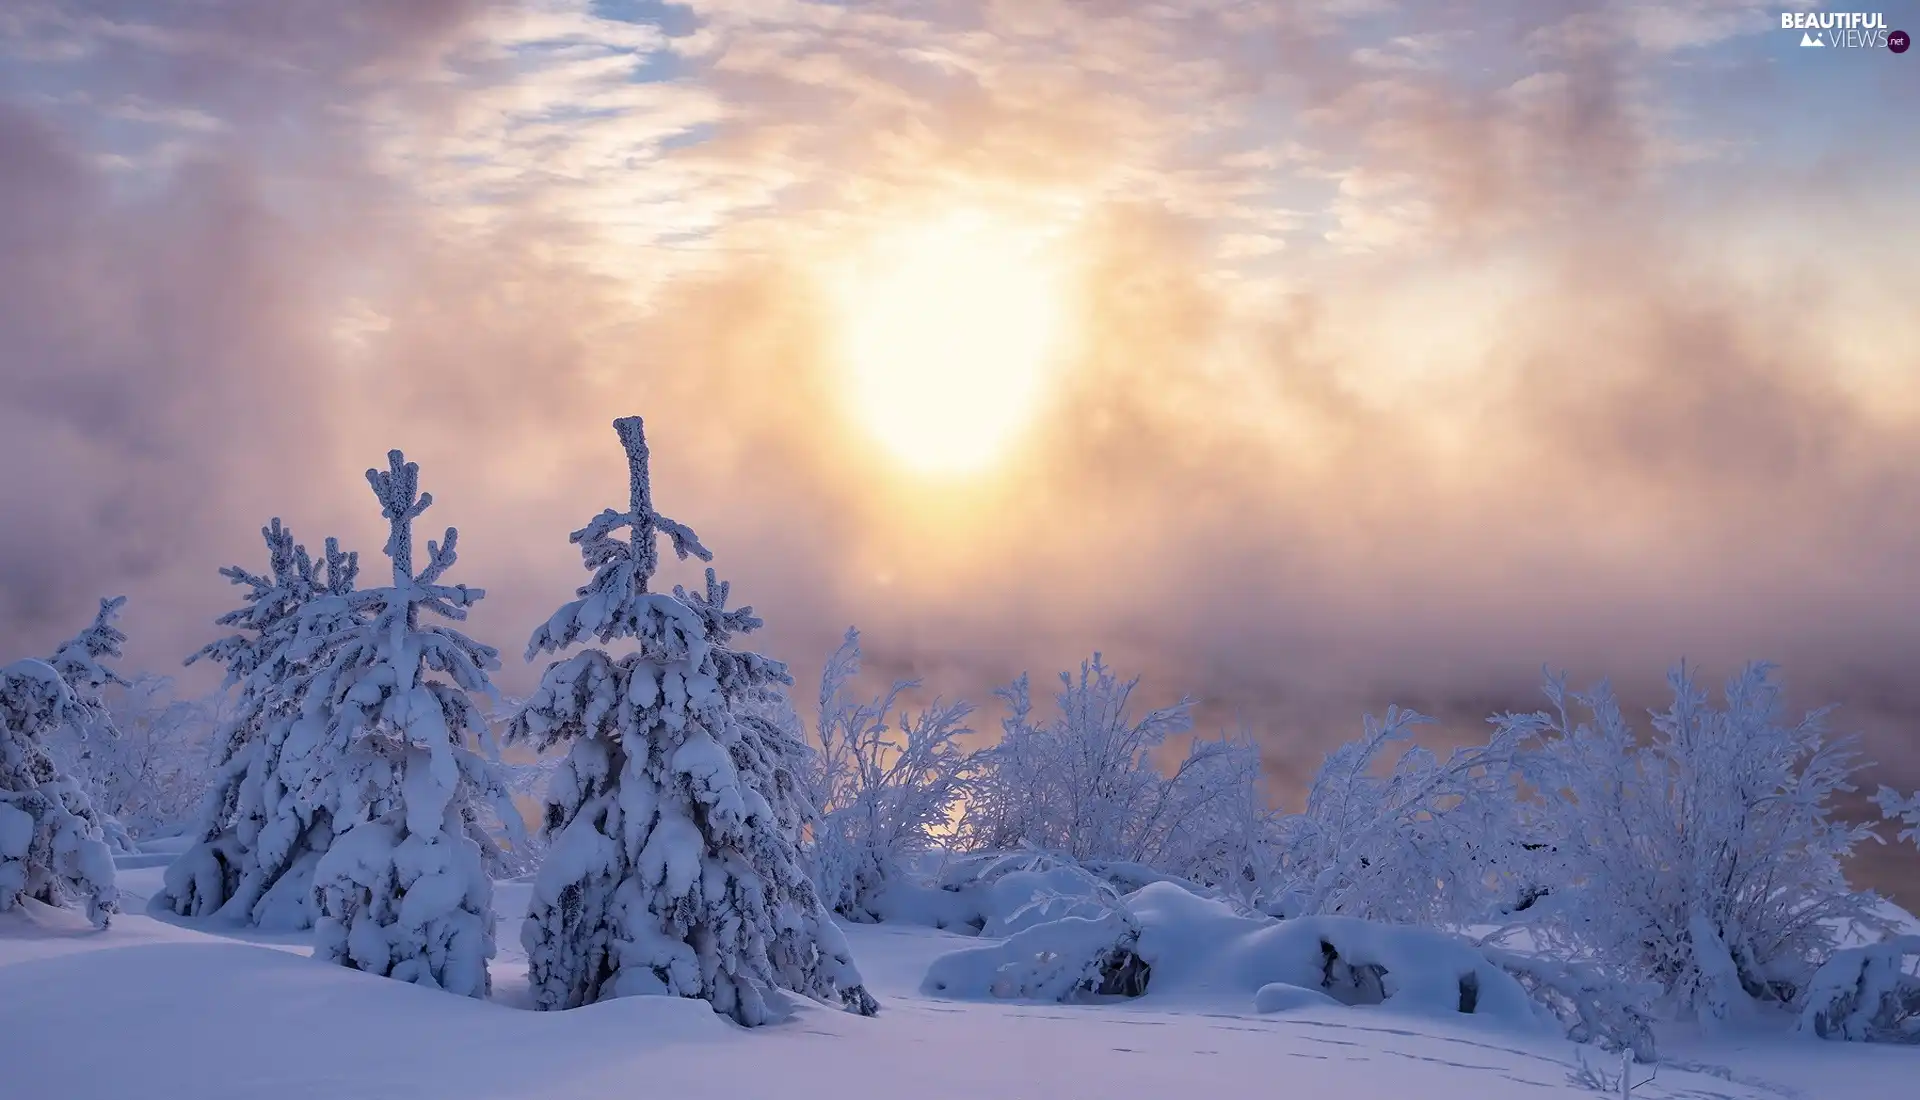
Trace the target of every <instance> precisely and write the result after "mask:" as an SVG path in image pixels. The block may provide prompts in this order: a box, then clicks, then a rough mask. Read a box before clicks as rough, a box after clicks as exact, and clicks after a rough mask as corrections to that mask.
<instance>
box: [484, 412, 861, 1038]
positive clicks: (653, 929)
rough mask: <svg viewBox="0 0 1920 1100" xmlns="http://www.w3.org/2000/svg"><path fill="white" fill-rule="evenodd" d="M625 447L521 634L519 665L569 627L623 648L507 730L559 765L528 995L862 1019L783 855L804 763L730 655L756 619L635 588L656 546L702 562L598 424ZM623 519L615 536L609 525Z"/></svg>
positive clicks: (825, 922)
mask: <svg viewBox="0 0 1920 1100" xmlns="http://www.w3.org/2000/svg"><path fill="white" fill-rule="evenodd" d="M614 430H615V431H616V432H617V433H618V434H619V437H620V441H621V443H622V445H623V446H624V447H625V448H626V452H627V464H628V496H629V501H628V508H627V510H626V511H624V512H616V511H613V510H612V509H608V510H607V511H605V512H602V513H601V514H600V515H599V516H596V517H595V518H594V519H593V520H592V522H590V523H589V524H588V525H587V526H586V527H584V528H581V529H580V530H578V531H575V532H574V533H573V541H574V543H576V544H578V545H579V547H580V554H581V558H582V560H583V562H584V564H585V565H586V567H587V569H589V570H590V571H591V572H592V574H593V575H592V578H591V579H590V580H589V581H588V582H587V584H586V585H585V586H583V587H582V588H580V589H579V590H578V593H577V598H576V599H574V600H572V601H570V602H569V603H567V604H565V605H564V606H562V607H561V608H560V609H559V610H558V611H556V612H555V613H554V614H553V616H552V617H551V618H550V619H548V620H547V622H546V623H545V624H543V625H542V626H540V627H539V629H537V630H535V631H534V633H533V637H532V639H531V640H530V641H529V643H528V646H527V658H528V659H529V660H531V659H533V657H534V656H535V655H536V654H539V653H543V652H544V653H557V652H559V651H561V650H563V649H566V648H568V647H571V646H573V645H575V644H577V643H580V642H582V641H585V640H587V639H593V640H595V641H597V642H599V643H600V644H601V645H607V644H609V643H612V642H615V641H628V642H630V643H631V644H632V645H633V646H634V647H635V648H634V650H633V651H631V652H627V653H625V654H622V655H619V656H615V655H614V654H611V653H609V652H607V651H606V650H605V649H601V648H597V647H590V648H584V649H581V650H579V651H578V652H576V653H574V654H572V655H571V656H567V657H564V658H561V659H559V660H556V661H554V662H553V663H552V664H551V665H549V666H548V668H547V670H546V672H545V674H544V675H543V676H542V678H541V681H540V686H539V688H538V689H537V690H536V691H535V692H534V694H533V695H532V697H531V698H529V699H528V700H527V702H526V705H525V706H524V707H523V708H522V710H521V711H520V713H519V715H518V716H516V717H515V719H514V721H513V724H512V727H511V730H510V734H509V735H510V737H511V738H512V739H513V740H515V741H517V742H521V743H525V744H528V745H531V746H532V747H534V748H536V749H539V750H542V751H545V750H549V749H556V748H561V747H565V749H566V758H565V763H563V764H562V765H561V766H560V767H559V770H558V771H557V772H556V773H555V774H554V777H553V783H552V786H551V787H550V788H549V790H548V794H547V800H546V812H545V818H544V820H545V825H544V829H545V833H546V836H547V839H548V842H549V844H550V845H551V847H550V851H549V855H548V858H547V861H546V863H545V864H544V865H543V866H542V867H541V869H540V872H539V874H538V875H537V877H536V878H535V881H534V889H533V895H532V898H531V900H530V902H529V909H528V914H527V921H526V925H525V927H524V929H523V932H522V936H521V939H522V942H523V944H524V945H525V947H526V951H527V964H528V976H529V979H530V980H531V982H532V984H533V995H534V1001H535V1003H536V1004H537V1005H538V1006H539V1007H541V1008H546V1009H564V1008H573V1007H576V1006H579V1005H585V1004H590V1003H593V1002H595V1001H599V1000H603V999H606V998H609V997H620V996H629V995H635V994H656V995H668V996H679V997H690V998H699V999H702V1000H705V1001H707V1002H709V1003H710V1004H712V1006H713V1008H714V1011H716V1012H718V1013H721V1014H723V1015H726V1016H728V1017H731V1018H732V1019H733V1020H735V1021H737V1022H739V1023H741V1024H745V1025H749V1026H752V1025H757V1024H761V1023H766V1022H769V1021H771V1020H774V1019H777V1018H779V1017H781V1016H782V1015H784V1013H785V1010H786V1008H787V1003H786V1000H785V998H784V997H783V996H782V995H781V993H780V990H782V989H787V990H792V991H795V992H798V993H801V994H804V995H806V996H809V997H813V998H816V999H819V1000H823V1001H827V1002H830V1003H835V1004H839V1005H842V1006H844V1007H846V1008H847V1009H849V1010H850V1011H854V1012H859V1013H861V1014H865V1015H871V1014H872V1013H873V1012H875V1011H876V1010H877V1006H876V1004H875V1002H874V1000H873V998H872V997H871V996H870V995H869V994H868V993H867V991H866V989H865V987H864V986H863V985H862V983H861V978H860V974H859V972H858V970H857V969H856V968H855V967H854V964H853V959H852V956H851V954H850V952H849V951H848V948H847V944H846V941H845V939H844V938H843V937H842V936H841V934H840V931H839V929H838V928H836V927H835V926H834V924H833V921H832V918H831V917H830V916H829V914H828V912H827V910H826V908H825V906H823V905H822V904H821V901H820V898H819V895H818V893H817V892H816V890H815V888H814V885H813V882H812V881H811V880H810V879H809V878H808V876H807V873H806V871H805V869H804V867H803V865H802V863H801V859H800V853H799V850H798V846H797V845H798V835H797V833H798V827H799V818H800V815H801V812H802V811H801V807H802V806H803V805H804V802H805V797H804V794H805V792H804V791H803V790H802V788H801V779H800V776H798V775H796V774H795V773H794V772H793V770H792V765H793V763H794V761H795V760H797V759H799V758H800V756H801V755H802V754H801V753H800V752H799V750H798V748H797V747H796V746H795V745H792V744H787V743H785V741H787V740H789V737H788V734H787V732H786V731H785V730H783V729H782V727H781V725H780V724H779V723H778V722H775V721H772V720H770V719H769V718H768V716H767V713H766V711H765V710H764V709H762V708H764V706H765V704H766V703H767V699H766V693H767V692H768V691H769V690H770V689H771V687H772V686H773V685H775V684H780V683H786V682H789V681H788V678H787V675H786V670H785V666H783V665H781V664H780V663H779V662H777V661H771V660H768V659H767V658H765V657H762V656H760V655H759V654H756V653H751V652H746V651H741V650H735V649H733V648H732V647H731V646H730V645H729V644H728V643H729V641H730V639H731V637H732V635H734V634H736V633H745V632H747V631H750V630H753V629H755V628H757V627H759V626H760V620H759V619H757V618H755V617H754V616H753V614H752V609H751V608H740V609H737V610H727V608H726V601H727V595H728V591H727V586H726V585H725V584H721V583H719V582H718V581H716V579H715V576H714V573H713V571H712V570H711V569H709V570H708V571H707V584H706V592H705V593H704V594H699V593H688V592H686V591H685V590H683V589H680V588H675V590H674V592H673V594H671V595H668V594H665V593H658V592H650V591H648V587H647V586H648V584H649V582H650V581H651V580H652V577H653V574H654V571H655V569H656V567H657V565H658V546H657V545H656V540H657V539H658V537H659V536H660V535H666V536H667V537H668V538H669V539H671V540H672V543H673V547H674V550H675V552H676V553H678V554H679V555H680V556H681V557H683V558H684V557H686V556H688V555H695V556H698V557H699V558H701V559H702V560H711V555H710V554H709V552H708V551H707V550H706V548H705V547H704V546H702V545H701V544H700V541H699V539H698V538H697V537H695V535H694V533H693V532H692V531H691V530H689V529H688V528H687V527H685V526H683V525H681V524H678V523H675V522H673V521H672V520H669V519H667V518H665V517H664V516H661V515H660V514H659V513H657V512H655V511H654V509H653V499H652V489H651V485H650V482H649V474H648V468H647V460H648V454H647V445H646V439H645V435H644V432H643V427H642V424H641V421H640V418H639V417H627V418H624V419H621V420H617V421H615V422H614ZM621 531H625V532H626V535H627V537H626V538H625V539H621V538H619V537H617V535H618V533H619V532H621Z"/></svg>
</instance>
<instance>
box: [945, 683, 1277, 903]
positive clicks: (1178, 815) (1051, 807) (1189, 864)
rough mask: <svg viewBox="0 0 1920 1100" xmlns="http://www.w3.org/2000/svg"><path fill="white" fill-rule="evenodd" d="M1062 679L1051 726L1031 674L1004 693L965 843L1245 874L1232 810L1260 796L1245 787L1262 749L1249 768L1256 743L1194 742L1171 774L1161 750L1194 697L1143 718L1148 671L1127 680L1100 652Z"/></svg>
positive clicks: (1188, 718) (1182, 725)
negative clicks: (1003, 713)
mask: <svg viewBox="0 0 1920 1100" xmlns="http://www.w3.org/2000/svg"><path fill="white" fill-rule="evenodd" d="M1060 682H1061V690H1060V693H1059V694H1058V695H1057V696H1056V702H1057V703H1058V706H1059V714H1058V716H1057V717H1055V718H1054V719H1053V720H1051V721H1048V722H1045V723H1038V722H1036V721H1035V720H1034V716H1033V704H1032V699H1031V695H1030V692H1029V688H1028V682H1027V678H1026V677H1025V676H1022V677H1021V678H1020V679H1018V680H1016V681H1014V682H1013V684H1011V685H1009V686H1008V687H1006V688H1003V689H1001V690H1000V691H998V692H996V694H997V695H999V696H1000V698H1002V699H1003V700H1005V701H1006V703H1007V705H1008V708H1009V712H1010V713H1009V714H1008V716H1007V718H1005V719H1004V720H1003V721H1002V722H1001V728H1002V735H1001V739H1000V742H999V743H998V744H997V745H995V746H994V747H993V748H991V749H989V750H987V751H986V752H985V753H984V754H983V755H982V758H981V760H980V769H979V775H978V778H977V779H976V780H975V782H974V783H973V785H972V786H971V788H970V790H969V793H968V797H967V805H966V818H965V820H964V822H963V835H964V839H965V842H966V844H967V846H969V847H972V848H976V849H985V850H989V851H1006V850H1013V849H1019V848H1036V849H1040V850H1043V851H1049V852H1057V853H1060V854H1062V855H1065V856H1068V857H1070V858H1072V859H1075V860H1078V861H1081V862H1085V861H1088V860H1109V861H1121V862H1129V863H1138V864H1144V865H1146V866H1149V867H1153V868H1155V869H1157V870H1161V871H1165V872H1170V873H1173V874H1177V875H1183V876H1187V875H1191V874H1192V873H1193V872H1194V871H1195V870H1196V868H1203V869H1204V868H1205V867H1207V866H1209V865H1214V866H1219V867H1221V868H1224V869H1225V870H1224V874H1225V876H1226V877H1229V878H1231V877H1233V876H1235V875H1241V874H1243V869H1242V868H1240V867H1239V866H1238V855H1239V853H1240V852H1241V851H1242V849H1243V848H1244V844H1243V838H1244V837H1245V836H1246V835H1248V834H1247V830H1246V829H1245V828H1243V827H1242V823H1240V822H1238V821H1237V820H1235V819H1234V818H1232V817H1231V816H1230V815H1231V814H1232V813H1233V812H1239V811H1242V810H1244V809H1246V808H1247V807H1250V806H1259V805H1260V803H1259V800H1258V798H1257V797H1254V798H1251V799H1250V798H1249V797H1248V795H1247V791H1248V787H1249V785H1250V784H1251V783H1253V782H1254V781H1256V780H1257V778H1258V767H1257V754H1254V755H1253V757H1252V759H1253V762H1254V766H1253V767H1252V768H1251V769H1250V768H1249V767H1248V759H1249V756H1248V751H1249V750H1250V746H1247V745H1245V744H1244V743H1243V742H1236V741H1232V740H1219V741H1213V740H1195V741H1194V742H1193V743H1192V745H1191V746H1190V747H1189V749H1188V752H1187V754H1186V756H1185V757H1184V758H1183V759H1182V760H1181V761H1180V763H1179V764H1178V765H1177V766H1176V768H1175V769H1174V771H1173V773H1172V774H1171V775H1165V774H1162V773H1161V771H1160V770H1159V769H1158V768H1157V767H1156V766H1155V763H1154V760H1153V754H1154V752H1155V751H1156V750H1158V749H1159V748H1160V746H1161V745H1162V744H1164V743H1165V741H1166V739H1167V738H1168V737H1170V736H1173V735H1175V734H1179V733H1185V732H1186V731H1187V730H1189V729H1191V728H1192V725H1193V718H1192V710H1193V703H1192V701H1191V700H1186V699H1182V700H1181V701H1179V702H1178V703H1175V704H1174V705H1173V706H1170V707H1164V708H1162V709H1159V710H1155V711H1152V712H1149V713H1147V714H1145V715H1142V716H1140V717H1139V718H1138V719H1137V720H1136V719H1135V718H1134V717H1133V716H1132V714H1131V713H1130V705H1131V699H1132V695H1133V689H1134V688H1135V687H1136V686H1137V685H1138V684H1139V679H1138V678H1137V677H1136V678H1135V679H1133V680H1127V681H1122V680H1120V679H1119V678H1118V677H1116V676H1115V675H1114V674H1113V672H1112V670H1110V669H1109V668H1108V667H1107V666H1106V664H1105V663H1104V662H1102V660H1101V659H1100V655H1099V654H1097V653H1096V654H1094V656H1093V659H1092V660H1091V661H1088V662H1085V663H1083V664H1082V665H1081V666H1080V672H1079V675H1078V676H1077V677H1076V676H1074V675H1072V674H1070V673H1061V674H1060ZM1223 822H1225V825H1224V826H1223V824H1222V823H1223ZM1223 856H1224V857H1225V858H1223Z"/></svg>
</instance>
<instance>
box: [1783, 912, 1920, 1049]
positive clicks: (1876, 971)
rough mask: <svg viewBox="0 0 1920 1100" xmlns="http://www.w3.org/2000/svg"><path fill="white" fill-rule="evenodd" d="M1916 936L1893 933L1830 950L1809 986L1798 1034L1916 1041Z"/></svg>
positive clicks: (1919, 1009)
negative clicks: (1890, 935)
mask: <svg viewBox="0 0 1920 1100" xmlns="http://www.w3.org/2000/svg"><path fill="white" fill-rule="evenodd" d="M1917 966H1920V936H1893V937H1890V938H1888V939H1885V940H1882V941H1880V942H1879V943H1873V944H1868V945H1866V946H1864V947H1848V948H1843V949H1841V950H1839V951H1836V952H1834V953H1833V954H1832V955H1831V956H1830V957H1829V958H1828V959H1827V961H1826V963H1825V964H1823V965H1822V966H1821V967H1820V969H1819V970H1818V971H1816V972H1815V973H1814V976H1813V980H1812V981H1811V982H1809V983H1808V984H1807V990H1806V994H1805V996H1804V997H1803V998H1802V1000H1803V1002H1804V1004H1803V1007H1802V1008H1801V1011H1800V1020H1799V1024H1798V1027H1799V1030H1800V1032H1801V1033H1802V1034H1806V1035H1816V1036H1819V1037H1820V1038H1822V1039H1850V1040H1853V1041H1856V1042H1882V1043H1886V1042H1891V1043H1920V973H1917V972H1916V967H1917Z"/></svg>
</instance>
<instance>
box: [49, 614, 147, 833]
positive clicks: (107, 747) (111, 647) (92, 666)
mask: <svg viewBox="0 0 1920 1100" xmlns="http://www.w3.org/2000/svg"><path fill="white" fill-rule="evenodd" d="M126 602H127V598H126V597H125V596H116V597H114V598H112V599H103V600H101V601H100V610H99V612H98V613H97V614H96V615H94V618H93V622H92V623H91V624H89V625H88V626H87V628H86V629H84V630H82V631H81V632H80V633H78V634H76V635H74V636H73V637H71V638H69V639H67V640H66V641H64V642H62V643H60V647H59V648H58V649H56V650H54V653H53V656H51V657H49V658H47V663H48V664H49V665H52V666H53V670H54V671H55V672H58V673H59V674H60V679H61V680H63V681H65V682H66V685H67V690H68V691H70V692H72V693H73V703H74V707H73V711H72V720H70V721H68V722H67V723H66V724H64V725H63V726H61V727H60V729H59V731H58V732H57V733H55V734H54V735H53V736H52V737H51V738H50V739H49V741H48V744H47V750H48V752H50V753H51V754H52V756H53V761H54V765H55V766H56V767H59V768H60V770H61V771H62V772H64V773H66V774H67V776H68V777H70V778H71V779H72V780H73V781H74V782H75V783H76V784H78V785H79V787H80V789H81V791H83V792H84V793H85V794H86V795H87V799H88V802H89V804H90V805H91V806H92V807H93V814H94V819H95V820H97V821H98V822H99V823H100V830H101V833H102V835H104V836H105V837H106V841H107V847H108V848H110V849H112V850H113V851H116V852H131V851H133V850H134V842H133V835H132V834H131V833H129V832H128V831H127V827H126V826H125V825H123V824H121V822H120V819H119V818H117V817H115V816H114V815H113V814H111V813H109V812H108V811H107V809H106V807H105V806H104V805H103V804H102V802H101V801H100V800H99V799H98V798H96V797H95V796H96V795H97V794H98V793H100V792H101V788H103V787H104V786H105V784H106V783H107V782H108V781H109V780H110V779H111V778H112V770H113V760H112V757H113V755H114V749H115V747H116V743H117V742H118V741H119V740H120V731H119V730H118V729H117V728H115V726H114V721H113V714H112V712H111V710H110V709H109V708H108V707H107V700H106V692H107V689H108V688H110V687H129V686H131V685H130V684H129V683H128V682H127V681H126V680H124V679H122V678H121V677H120V675H119V674H118V673H116V672H114V671H113V670H112V669H110V668H108V667H107V666H105V665H103V664H101V663H100V661H101V658H103V657H119V656H120V647H121V646H122V645H124V644H125V643H126V640H127V636H126V635H125V634H123V633H121V631H120V628H119V627H117V626H114V625H113V620H114V619H116V618H118V617H119V615H120V609H121V607H123V606H125V604H126Z"/></svg>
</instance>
